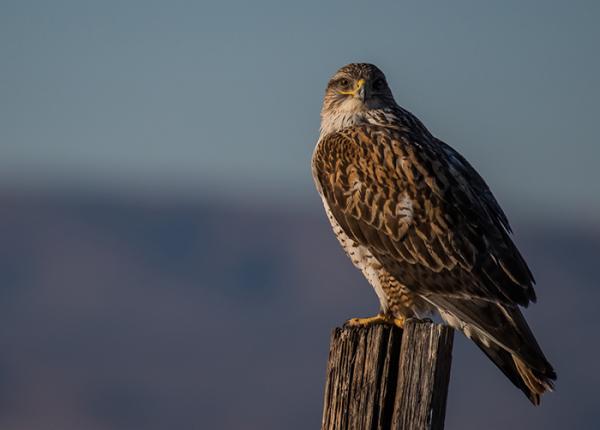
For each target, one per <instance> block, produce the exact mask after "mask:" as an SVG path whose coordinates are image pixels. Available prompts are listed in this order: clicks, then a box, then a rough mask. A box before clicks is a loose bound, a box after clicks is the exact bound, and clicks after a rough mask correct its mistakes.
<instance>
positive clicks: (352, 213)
mask: <svg viewBox="0 0 600 430" xmlns="http://www.w3.org/2000/svg"><path fill="white" fill-rule="evenodd" d="M312 167H313V175H314V178H315V182H316V185H317V188H318V190H319V193H320V195H321V197H322V199H323V204H324V206H325V209H326V212H327V215H328V218H329V220H330V222H331V224H332V226H333V229H334V232H335V234H336V236H337V237H338V239H339V241H340V243H341V245H342V247H343V248H344V250H345V251H346V253H347V254H348V255H349V257H350V258H351V259H352V262H353V263H354V264H355V265H356V266H357V267H358V268H359V269H360V270H361V271H362V272H363V274H364V275H365V276H366V278H367V279H368V280H369V282H370V283H371V284H372V285H373V287H374V288H375V291H376V292H377V295H378V297H379V299H380V302H381V307H382V311H383V312H384V313H386V314H388V315H390V316H393V317H395V318H403V317H422V316H425V315H427V314H428V313H431V312H436V311H437V312H439V314H440V315H441V317H442V318H443V319H444V320H445V321H447V322H448V323H449V324H450V325H452V326H454V327H456V328H458V329H459V330H461V331H463V332H464V333H465V334H466V335H467V336H468V337H470V338H471V339H473V340H474V341H475V343H476V344H477V345H478V346H479V347H480V348H481V349H482V350H483V351H484V352H485V353H486V354H487V355H488V356H489V357H490V358H491V359H492V360H493V361H494V362H495V363H496V365H498V367H500V369H501V370H502V371H503V372H504V373H505V374H506V375H507V376H508V377H509V379H510V380H511V381H512V382H513V383H514V384H515V385H517V386H518V387H519V388H520V389H521V390H522V391H523V392H525V394H526V395H527V396H528V397H529V399H530V400H531V401H532V402H533V403H535V404H537V403H539V397H540V395H541V394H542V393H543V392H544V391H546V390H549V389H551V388H552V380H553V379H555V378H556V376H555V373H554V371H553V370H552V367H551V366H550V364H549V363H548V361H547V360H546V359H545V357H544V355H543V353H542V351H541V349H540V347H539V346H538V344H537V342H536V340H535V338H534V336H533V334H532V333H531V330H530V329H529V327H528V325H527V323H526V322H525V319H524V318H523V316H522V314H521V312H520V310H519V305H521V306H527V305H528V304H529V303H530V302H532V301H535V298H536V297H535V293H534V290H533V286H532V285H533V283H534V279H533V276H532V274H531V272H530V271H529V268H528V267H527V264H526V263H525V261H524V259H523V257H522V256H521V255H520V253H519V251H518V250H517V248H516V247H515V245H514V244H513V242H512V240H511V239H510V237H509V232H510V226H509V224H508V221H507V218H506V216H505V214H504V213H503V211H502V209H501V208H500V206H499V205H498V203H497V201H496V200H495V198H494V196H493V195H492V193H491V192H490V190H489V188H488V186H487V185H486V183H485V182H484V180H483V179H482V178H481V176H480V175H479V174H478V173H477V172H476V171H475V170H474V169H473V167H471V165H470V164H469V163H468V162H467V161H466V160H465V159H464V158H463V157H462V156H461V155H460V154H458V153H457V152H456V151H455V150H453V149H452V148H451V147H450V146H448V145H446V144H445V143H443V142H442V141H440V140H438V139H436V138H435V137H434V136H433V135H431V133H430V132H429V131H428V130H427V129H426V128H425V126H424V125H423V124H422V123H421V122H420V121H419V120H418V119H417V118H416V117H414V116H413V115H412V114H410V113H409V112H408V111H406V110H404V109H402V108H401V107H399V106H398V105H397V104H396V103H395V101H394V99H393V96H392V93H391V91H390V89H389V87H388V85H387V82H386V80H385V77H384V75H383V73H382V72H381V71H380V70H379V69H378V68H377V67H375V66H373V65H370V64H350V65H348V66H345V67H343V68H342V69H340V70H339V71H338V72H337V73H336V74H335V75H334V76H333V78H332V79H331V81H330V82H329V84H328V86H327V90H326V94H325V99H324V102H323V110H322V112H321V135H320V138H319V141H318V143H317V147H316V148H315V152H314V155H313V162H312Z"/></svg>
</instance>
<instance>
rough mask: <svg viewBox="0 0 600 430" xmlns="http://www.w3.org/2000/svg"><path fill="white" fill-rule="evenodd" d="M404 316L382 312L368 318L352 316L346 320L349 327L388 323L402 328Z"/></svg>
mask: <svg viewBox="0 0 600 430" xmlns="http://www.w3.org/2000/svg"><path fill="white" fill-rule="evenodd" d="M404 320H405V319H404V318H394V317H393V316H391V315H388V314H384V313H382V312H380V313H378V314H377V315H375V316H374V317H368V318H352V319H349V320H348V321H346V324H345V325H347V326H349V327H368V326H370V325H375V324H388V325H395V326H396V327H399V328H403V327H404Z"/></svg>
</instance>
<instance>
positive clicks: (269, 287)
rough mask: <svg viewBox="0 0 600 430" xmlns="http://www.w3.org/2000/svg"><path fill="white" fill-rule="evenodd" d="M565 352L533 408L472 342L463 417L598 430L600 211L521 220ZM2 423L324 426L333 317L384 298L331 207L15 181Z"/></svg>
mask: <svg viewBox="0 0 600 430" xmlns="http://www.w3.org/2000/svg"><path fill="white" fill-rule="evenodd" d="M513 224H514V227H515V230H516V231H517V242H518V243H519V245H520V247H521V248H522V250H523V254H524V255H525V256H526V258H527V260H528V261H529V262H530V265H531V267H532V269H533V271H534V274H535V275H536V279H537V281H538V287H537V292H538V297H539V305H535V306H533V307H532V308H531V309H530V310H527V311H526V314H527V316H528V319H529V320H530V321H531V324H532V326H533V328H534V330H535V331H536V333H537V334H538V337H539V340H540V343H541V344H542V346H543V347H544V349H545V350H546V351H547V354H548V356H549V358H550V359H551V361H553V363H555V364H556V367H557V371H558V374H559V379H558V383H557V392H556V393H554V394H550V395H548V396H546V397H545V398H544V399H543V401H542V403H543V404H542V407H541V408H539V409H533V408H532V407H530V406H529V404H528V402H527V401H526V399H525V398H524V397H523V396H522V395H521V394H520V392H519V391H518V390H516V389H514V388H513V387H512V386H511V385H510V384H509V383H507V382H506V381H505V380H504V377H503V376H502V375H501V374H500V372H499V371H497V370H496V369H495V368H494V367H493V366H492V365H491V364H489V363H488V362H487V360H486V359H485V357H484V356H483V355H481V354H480V353H479V352H478V351H477V350H476V349H475V348H474V347H472V346H471V345H470V344H469V343H468V342H467V341H462V339H461V340H460V341H458V342H457V347H456V350H455V357H454V366H453V374H452V381H451V388H450V400H449V405H448V418H447V428H449V429H459V428H460V429H480V428H485V429H505V428H508V427H510V428H515V429H516V428H540V429H541V428H544V429H562V428H591V426H592V423H598V422H600V412H599V411H600V401H599V400H598V396H597V395H596V390H597V386H598V385H599V384H600V376H599V374H598V372H596V371H595V367H596V364H597V354H598V352H599V350H600V348H599V347H598V345H597V342H595V341H594V340H595V339H597V333H598V329H600V325H599V324H598V321H597V318H596V317H595V315H596V312H597V309H596V308H597V304H598V303H599V302H600V288H598V286H597V282H598V281H597V276H596V274H595V269H596V266H597V259H598V257H599V256H600V228H599V227H600V224H599V225H596V226H569V225H562V226H556V225H544V224H543V223H542V224H540V223H538V222H535V221H533V220H529V221H527V220H525V221H524V220H513ZM0 237H1V238H2V241H0V285H1V289H0V291H1V292H2V300H1V301H0V311H1V312H0V322H1V325H0V326H1V327H2V329H1V331H0V333H1V334H0V342H1V345H2V347H1V349H0V351H2V352H1V353H0V378H1V379H2V382H3V383H2V384H0V426H1V427H2V428H3V429H7V430H11V429H22V428H27V429H46V428H62V429H71V428H72V429H81V428H84V429H145V430H146V429H147V430H152V429H170V428H182V429H183V428H206V429H234V428H240V429H241V428H243V429H283V428H285V429H298V430H300V429H312V428H318V426H319V423H320V408H321V397H322V383H323V381H324V371H325V368H324V366H325V363H326V357H327V347H328V337H329V333H330V329H331V328H333V327H334V326H335V325H339V324H341V323H342V322H343V321H344V320H345V319H347V318H349V317H352V316H358V315H369V314H372V313H374V312H376V311H377V301H376V298H375V295H374V293H373V292H372V291H371V289H370V287H369V286H368V285H367V284H366V283H365V281H364V280H363V279H362V278H361V276H360V274H359V273H358V272H357V271H356V270H354V269H353V268H352V266H351V265H350V263H349V262H348V261H347V259H346V257H345V256H344V255H343V253H342V251H341V250H340V249H339V246H338V245H337V243H336V241H335V239H334V237H333V234H332V233H331V231H330V228H329V226H328V224H327V221H326V219H325V217H324V215H323V214H322V213H321V211H320V209H319V210H317V208H315V210H314V211H313V212H307V213H293V212H292V211H291V210H285V209H277V210H273V209H272V208H266V207H264V208H260V207H259V208H257V207H253V208H249V207H248V206H243V205H235V204H231V205H222V204H211V203H210V202H208V201H206V202H200V203H198V202H192V201H186V200H184V199H182V200H181V201H170V202H168V203H167V202H161V201H152V200H149V199H146V200H143V199H139V198H137V199H136V198H132V197H123V196H112V195H85V194H77V193H71V194H70V193H48V194H40V193H37V194H34V193H28V194H24V193H11V192H7V191H4V192H2V193H0Z"/></svg>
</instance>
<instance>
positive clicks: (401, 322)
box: [393, 318, 406, 328]
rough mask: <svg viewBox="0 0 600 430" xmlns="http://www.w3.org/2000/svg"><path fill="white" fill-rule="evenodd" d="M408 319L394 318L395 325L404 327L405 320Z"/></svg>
mask: <svg viewBox="0 0 600 430" xmlns="http://www.w3.org/2000/svg"><path fill="white" fill-rule="evenodd" d="M405 321H406V319H405V318H394V321H393V323H394V325H395V326H396V327H398V328H404V322H405Z"/></svg>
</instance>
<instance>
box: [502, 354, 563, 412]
mask: <svg viewBox="0 0 600 430" xmlns="http://www.w3.org/2000/svg"><path fill="white" fill-rule="evenodd" d="M512 359H513V361H514V363H515V367H516V368H517V370H518V372H519V375H520V376H521V379H522V380H523V382H524V383H525V385H526V386H527V388H528V389H529V393H530V396H527V397H529V400H531V402H532V403H533V404H534V405H539V404H540V396H541V395H542V394H544V393H545V392H546V391H552V390H553V389H554V383H553V380H554V379H556V374H555V373H554V372H552V373H550V374H543V373H542V372H539V371H537V370H536V369H534V368H532V367H529V366H527V364H525V362H524V361H523V360H521V359H520V358H519V357H517V356H516V355H513V356H512Z"/></svg>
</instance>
